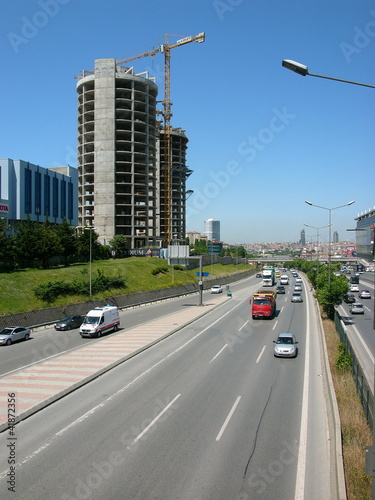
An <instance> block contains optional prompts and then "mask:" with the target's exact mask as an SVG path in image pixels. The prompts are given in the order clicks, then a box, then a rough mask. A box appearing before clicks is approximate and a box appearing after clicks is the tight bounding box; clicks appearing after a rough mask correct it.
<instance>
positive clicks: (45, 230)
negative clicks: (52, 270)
mask: <svg viewBox="0 0 375 500" xmlns="http://www.w3.org/2000/svg"><path fill="white" fill-rule="evenodd" d="M36 224H38V227H37V231H38V233H39V242H38V252H39V258H40V260H41V263H42V266H43V268H48V267H50V265H51V261H52V260H53V258H54V257H57V256H58V255H61V253H62V251H63V247H62V245H61V243H60V239H59V237H58V235H57V232H56V230H55V228H54V226H53V224H51V222H49V221H48V220H46V221H45V222H43V223H42V224H40V223H39V222H37V223H36Z"/></svg>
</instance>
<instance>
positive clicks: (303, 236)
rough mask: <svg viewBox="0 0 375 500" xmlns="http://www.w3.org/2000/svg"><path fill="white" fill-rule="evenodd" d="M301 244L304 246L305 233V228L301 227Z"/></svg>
mask: <svg viewBox="0 0 375 500" xmlns="http://www.w3.org/2000/svg"><path fill="white" fill-rule="evenodd" d="M301 245H302V246H303V247H304V246H305V245H306V235H305V230H304V229H302V231H301Z"/></svg>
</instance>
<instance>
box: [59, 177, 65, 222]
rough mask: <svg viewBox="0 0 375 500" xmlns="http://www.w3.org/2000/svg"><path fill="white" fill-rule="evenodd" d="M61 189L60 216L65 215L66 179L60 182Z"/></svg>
mask: <svg viewBox="0 0 375 500" xmlns="http://www.w3.org/2000/svg"><path fill="white" fill-rule="evenodd" d="M60 189H61V211H60V217H61V218H64V217H66V181H64V180H62V181H61V184H60Z"/></svg>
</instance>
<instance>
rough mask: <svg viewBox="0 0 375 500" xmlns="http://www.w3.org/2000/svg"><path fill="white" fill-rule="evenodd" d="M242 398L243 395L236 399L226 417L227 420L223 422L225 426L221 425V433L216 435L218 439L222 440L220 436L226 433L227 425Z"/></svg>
mask: <svg viewBox="0 0 375 500" xmlns="http://www.w3.org/2000/svg"><path fill="white" fill-rule="evenodd" d="M240 399H241V396H238V398H237V399H236V401H235V403H234V405H233V406H232V409H231V410H230V412H229V413H228V416H227V418H226V419H225V422H224V423H223V426H222V427H221V429H220V432H219V434H218V435H217V436H216V441H220V438H221V436H222V435H223V434H224V431H225V429H226V427H227V425H228V424H229V420H230V419H231V418H232V415H233V413H234V411H235V409H236V408H237V405H238V403H239V402H240Z"/></svg>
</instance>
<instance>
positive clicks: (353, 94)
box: [0, 0, 375, 244]
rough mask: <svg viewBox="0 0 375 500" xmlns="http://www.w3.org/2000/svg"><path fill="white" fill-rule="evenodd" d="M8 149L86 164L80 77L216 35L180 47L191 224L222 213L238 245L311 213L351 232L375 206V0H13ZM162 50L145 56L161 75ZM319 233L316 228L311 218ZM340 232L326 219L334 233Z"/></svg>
mask: <svg viewBox="0 0 375 500" xmlns="http://www.w3.org/2000/svg"><path fill="white" fill-rule="evenodd" d="M1 14H2V15H1V19H0V40H1V55H2V57H1V60H2V71H1V73H0V85H1V94H0V109H1V118H2V119H1V124H0V157H1V158H6V157H9V158H14V159H22V160H25V161H30V162H32V163H35V164H38V165H41V166H43V167H53V166H60V165H67V164H69V165H72V166H76V165H77V160H76V129H77V96H76V89H75V86H76V82H77V80H75V79H74V75H77V74H78V73H80V72H81V71H82V70H83V69H87V70H89V69H93V68H94V60H95V59H99V58H105V57H113V58H115V59H123V58H126V57H129V56H131V55H134V54H138V53H141V52H143V51H147V50H151V49H152V48H155V47H156V46H158V45H160V44H161V43H162V42H163V40H164V35H165V34H166V33H169V34H175V35H177V37H174V36H170V37H169V42H170V43H173V42H175V41H176V40H177V39H179V38H182V37H185V36H189V35H191V36H194V35H196V34H198V33H200V32H201V31H204V32H205V33H206V41H205V42H204V43H202V44H198V43H190V44H187V45H186V46H183V47H178V48H176V49H173V50H171V100H172V102H173V106H172V112H173V117H172V126H174V127H181V128H182V129H184V130H186V134H187V136H188V138H189V144H188V146H189V149H188V155H187V163H188V166H189V167H190V168H191V169H192V170H193V171H194V173H193V175H192V176H191V177H190V178H189V181H188V189H193V190H194V194H193V195H192V196H191V197H190V198H189V200H188V202H187V207H188V218H187V229H188V230H194V231H201V232H203V230H204V220H206V219H209V218H214V219H218V220H220V221H221V238H222V239H223V240H224V241H226V242H228V243H233V244H235V243H246V242H262V241H297V240H298V239H299V236H300V231H301V229H303V228H304V226H303V225H304V223H307V224H310V225H312V226H315V227H321V226H324V225H327V224H328V216H329V212H328V210H323V209H319V208H315V207H311V206H308V205H306V204H305V203H304V201H305V200H309V201H311V202H312V203H314V204H316V205H320V206H324V207H326V208H333V207H337V206H340V205H344V204H346V203H347V202H349V201H351V200H356V203H355V204H354V205H351V206H348V207H345V208H341V209H337V210H334V211H332V212H331V213H332V223H333V226H332V231H338V232H339V237H340V240H345V239H351V238H352V237H353V234H354V233H348V232H346V229H347V228H353V227H355V220H354V219H355V217H357V216H358V215H359V214H360V213H362V212H364V211H366V210H368V209H369V208H373V206H374V204H375V196H374V184H375V178H374V157H375V154H374V153H375V141H374V137H373V134H374V125H375V123H374V122H375V118H374V103H375V89H370V88H365V87H359V86H356V85H348V84H345V83H339V82H333V81H329V80H323V79H320V78H314V77H311V76H306V77H302V76H300V75H297V74H295V73H293V72H291V71H288V70H286V69H285V68H282V66H281V61H282V59H293V60H295V61H299V62H301V63H303V64H306V65H307V66H308V67H309V71H310V72H311V73H315V74H320V75H327V76H333V77H337V78H342V79H347V80H353V81H357V82H362V83H368V84H375V65H374V60H375V58H374V55H375V2H374V1H368V0H350V1H348V0H304V1H302V0H299V1H298V0H282V1H280V0H137V1H132V0H36V1H35V0H27V1H25V0H3V1H2V6H1ZM163 63H164V59H163V56H162V55H159V54H158V55H157V56H155V58H154V59H151V58H149V57H148V58H142V59H138V60H136V61H134V62H133V63H132V65H134V68H135V71H136V72H141V71H145V70H148V71H149V73H150V75H151V76H156V77H157V83H158V85H159V96H160V99H162V95H163ZM305 229H306V234H307V236H308V239H310V236H311V237H313V239H314V240H315V239H316V230H314V229H310V228H305ZM327 240H328V230H327V229H322V230H321V236H320V241H327Z"/></svg>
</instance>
